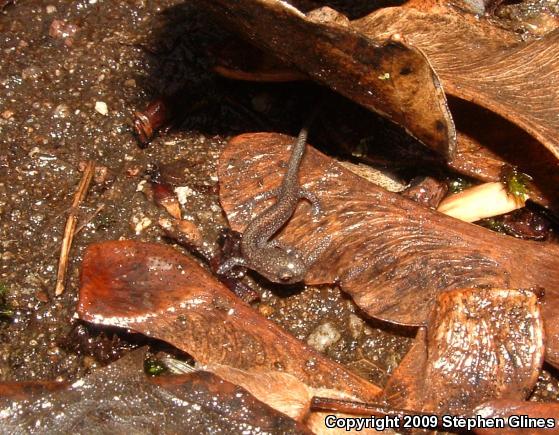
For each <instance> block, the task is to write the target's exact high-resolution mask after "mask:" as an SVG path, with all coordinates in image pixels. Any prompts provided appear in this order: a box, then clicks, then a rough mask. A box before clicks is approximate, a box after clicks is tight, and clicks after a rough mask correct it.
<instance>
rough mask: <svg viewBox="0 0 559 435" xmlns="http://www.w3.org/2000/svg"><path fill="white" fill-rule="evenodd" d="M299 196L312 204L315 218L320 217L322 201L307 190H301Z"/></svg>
mask: <svg viewBox="0 0 559 435" xmlns="http://www.w3.org/2000/svg"><path fill="white" fill-rule="evenodd" d="M298 195H299V198H304V199H306V200H307V201H309V202H310V203H311V206H312V215H313V217H318V216H320V213H321V209H320V201H319V200H318V198H317V196H316V195H315V194H314V193H312V192H311V191H310V190H307V189H299V192H298Z"/></svg>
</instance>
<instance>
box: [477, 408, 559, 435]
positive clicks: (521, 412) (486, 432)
mask: <svg viewBox="0 0 559 435" xmlns="http://www.w3.org/2000/svg"><path fill="white" fill-rule="evenodd" d="M474 414H475V415H479V416H482V417H483V418H505V419H506V418H507V417H510V416H513V415H514V416H517V417H518V416H526V417H529V418H544V419H553V426H552V429H537V428H528V426H526V425H524V428H523V429H522V434H523V435H544V434H547V435H550V434H559V427H557V421H559V403H537V402H523V401H520V400H510V399H508V400H507V399H500V400H492V401H490V402H487V403H484V404H483V405H480V406H478V407H477V408H476V409H475V410H474ZM519 432H520V430H519V429H510V428H505V429H476V430H475V433H477V434H479V435H493V434H499V435H501V434H504V435H516V434H518V433H519Z"/></svg>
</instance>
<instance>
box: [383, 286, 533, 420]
mask: <svg viewBox="0 0 559 435" xmlns="http://www.w3.org/2000/svg"><path fill="white" fill-rule="evenodd" d="M437 302H438V303H437V306H436V309H435V310H434V312H433V314H432V315H431V317H430V320H429V324H428V328H427V330H428V334H427V335H426V334H425V333H424V331H422V332H421V333H420V334H418V337H417V339H416V342H415V344H414V346H413V347H412V350H411V351H410V352H409V353H408V355H406V357H405V358H404V360H403V361H402V363H401V364H400V366H399V367H398V369H397V370H396V371H395V373H394V375H393V377H392V378H391V379H390V381H389V383H388V385H387V387H386V389H385V393H384V394H385V397H386V400H387V401H388V403H389V404H390V405H392V406H395V407H398V408H404V409H413V410H416V411H425V412H435V413H438V414H448V413H451V414H461V415H463V414H465V413H468V412H469V411H471V410H472V409H473V408H474V407H475V406H477V405H479V404H480V403H483V402H485V401H488V400H492V399H496V398H507V399H513V400H521V399H525V398H526V397H527V396H528V394H529V393H530V391H531V390H532V389H533V388H534V386H535V384H536V381H537V379H538V375H539V371H540V369H541V365H542V363H543V353H544V340H543V322H542V318H541V314H540V309H539V306H538V300H537V297H536V296H535V295H534V294H533V293H531V292H526V291H518V290H500V289H483V290H480V289H466V290H455V291H449V292H446V293H443V294H441V295H439V297H438V301H437Z"/></svg>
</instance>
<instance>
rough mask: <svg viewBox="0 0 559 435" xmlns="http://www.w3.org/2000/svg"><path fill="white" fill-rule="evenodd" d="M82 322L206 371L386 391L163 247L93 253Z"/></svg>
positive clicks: (357, 391) (111, 245)
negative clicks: (159, 346)
mask: <svg viewBox="0 0 559 435" xmlns="http://www.w3.org/2000/svg"><path fill="white" fill-rule="evenodd" d="M78 315H79V317H80V318H81V319H83V320H86V321H89V322H93V323H96V324H102V325H112V326H119V327H123V328H128V329H132V330H134V331H138V332H141V333H143V334H145V335H147V336H150V337H154V338H157V339H160V340H164V341H166V342H168V343H171V344H172V345H173V346H175V347H177V348H179V349H182V350H184V351H185V352H188V353H189V354H190V355H191V356H192V357H193V358H194V359H195V360H196V361H198V362H199V363H201V364H223V365H227V366H231V367H234V368H237V369H240V370H246V371H253V372H271V371H277V370H281V371H283V372H285V373H289V374H291V375H293V376H295V377H296V378H297V379H299V381H301V382H304V383H305V384H307V385H309V386H311V387H324V388H330V389H333V390H340V391H344V392H346V393H347V394H350V395H353V396H355V397H361V398H363V397H368V398H373V397H375V396H376V395H377V394H378V393H379V392H380V389H379V388H378V387H376V386H375V385H373V384H371V383H369V382H367V381H365V380H364V379H362V378H360V377H358V376H357V375H354V374H353V373H351V372H349V371H347V370H346V369H345V368H344V367H343V366H341V365H339V364H337V363H334V362H333V361H330V360H329V359H327V358H325V357H323V356H322V355H320V354H318V353H317V352H315V351H313V350H311V349H309V348H307V347H306V346H305V345H303V344H302V343H301V342H300V341H299V340H297V339H295V338H294V337H292V336H291V335H289V334H288V333H286V332H284V331H283V330H282V329H281V328H279V327H278V326H277V325H276V324H274V323H272V322H270V321H268V320H267V319H265V318H264V317H262V316H260V315H259V314H257V313H256V312H255V311H254V310H253V309H252V308H250V307H249V306H248V305H246V304H245V303H243V302H242V301H241V300H239V299H238V298H236V297H235V296H234V295H233V294H232V293H231V292H230V291H229V290H228V289H227V288H225V287H224V286H223V285H222V284H221V283H219V282H218V281H217V280H216V279H215V278H214V276H212V275H211V274H210V273H209V272H207V271H206V270H204V269H203V268H202V267H200V266H199V265H198V264H197V263H196V262H195V261H194V260H192V259H191V258H189V257H187V256H185V255H182V254H180V253H178V252H177V251H175V250H174V249H172V248H170V247H166V246H162V245H156V244H147V243H139V242H133V241H118V242H117V241H113V242H104V243H99V244H95V245H91V246H90V247H89V248H88V250H87V252H86V254H85V257H84V260H83V266H82V286H81V290H80V297H79V304H78Z"/></svg>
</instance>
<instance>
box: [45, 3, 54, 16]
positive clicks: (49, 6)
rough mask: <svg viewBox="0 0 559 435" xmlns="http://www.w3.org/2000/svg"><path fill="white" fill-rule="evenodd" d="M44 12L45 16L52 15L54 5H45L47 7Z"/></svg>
mask: <svg viewBox="0 0 559 435" xmlns="http://www.w3.org/2000/svg"><path fill="white" fill-rule="evenodd" d="M45 10H46V11H47V14H54V13H55V12H56V6H54V5H47V7H46V8H45Z"/></svg>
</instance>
